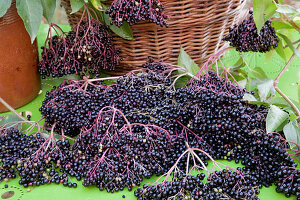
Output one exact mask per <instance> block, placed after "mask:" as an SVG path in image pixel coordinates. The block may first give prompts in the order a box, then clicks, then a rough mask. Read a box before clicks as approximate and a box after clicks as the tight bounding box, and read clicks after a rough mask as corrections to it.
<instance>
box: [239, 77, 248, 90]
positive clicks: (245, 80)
mask: <svg viewBox="0 0 300 200" xmlns="http://www.w3.org/2000/svg"><path fill="white" fill-rule="evenodd" d="M238 84H239V86H240V87H241V88H242V89H244V88H245V87H246V85H247V79H246V78H245V79H243V80H240V81H238Z"/></svg>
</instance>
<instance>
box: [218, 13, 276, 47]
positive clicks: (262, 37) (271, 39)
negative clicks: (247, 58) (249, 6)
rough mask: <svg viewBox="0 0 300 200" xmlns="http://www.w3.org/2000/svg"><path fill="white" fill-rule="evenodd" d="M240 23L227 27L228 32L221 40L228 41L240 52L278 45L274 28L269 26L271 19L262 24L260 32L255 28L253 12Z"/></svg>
mask: <svg viewBox="0 0 300 200" xmlns="http://www.w3.org/2000/svg"><path fill="white" fill-rule="evenodd" d="M249 13H250V16H249V18H248V19H245V20H243V21H242V23H240V24H235V25H234V26H233V27H231V28H229V34H228V35H227V36H226V37H224V39H223V40H225V41H229V42H230V46H233V47H236V50H237V51H242V52H248V51H253V52H267V51H270V50H271V49H272V48H276V47H277V46H278V42H279V40H278V37H277V35H276V32H275V29H274V28H273V27H272V26H271V20H268V21H266V22H265V24H264V25H263V27H262V29H261V30H260V33H258V30H257V28H256V25H255V22H254V19H253V13H252V11H250V12H249Z"/></svg>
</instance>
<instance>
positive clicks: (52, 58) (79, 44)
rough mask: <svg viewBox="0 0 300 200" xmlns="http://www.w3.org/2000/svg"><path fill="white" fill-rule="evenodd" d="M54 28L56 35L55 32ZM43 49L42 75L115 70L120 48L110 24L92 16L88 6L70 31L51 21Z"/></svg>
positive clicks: (56, 75)
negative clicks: (66, 31)
mask: <svg viewBox="0 0 300 200" xmlns="http://www.w3.org/2000/svg"><path fill="white" fill-rule="evenodd" d="M85 15H86V18H87V19H86V18H84V17H85ZM53 30H54V31H55V32H56V35H55V36H52V31H53ZM42 50H43V52H42V60H41V62H40V63H39V65H38V66H39V73H40V74H41V75H42V78H45V77H46V76H50V75H52V76H53V77H61V76H63V75H67V74H74V73H76V74H80V75H85V74H88V73H92V74H99V73H100V70H102V69H104V70H114V68H115V66H117V65H118V64H119V50H118V49H117V48H116V47H115V46H114V44H113V42H112V37H111V36H110V33H109V29H108V27H107V26H105V25H103V24H101V23H100V21H99V20H97V19H93V18H92V17H91V14H90V12H89V10H88V8H85V11H84V13H83V17H82V18H81V20H80V22H79V23H78V24H77V25H76V27H74V28H73V30H72V31H70V32H69V33H67V34H66V33H64V32H63V31H62V30H61V28H60V27H58V26H57V25H55V24H51V25H50V28H49V32H48V37H47V39H46V42H45V46H44V47H42Z"/></svg>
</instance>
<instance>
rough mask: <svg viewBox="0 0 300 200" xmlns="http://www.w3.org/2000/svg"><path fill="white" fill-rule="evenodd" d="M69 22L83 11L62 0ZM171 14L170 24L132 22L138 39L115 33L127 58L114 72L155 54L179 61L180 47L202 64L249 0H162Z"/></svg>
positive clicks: (218, 44)
mask: <svg viewBox="0 0 300 200" xmlns="http://www.w3.org/2000/svg"><path fill="white" fill-rule="evenodd" d="M61 2H62V6H63V7H65V9H66V12H67V15H68V19H69V23H70V24H71V25H74V24H77V22H78V21H79V19H80V17H81V12H77V13H74V14H70V13H71V6H70V2H69V0H62V1H61ZM161 2H162V4H164V5H165V13H166V14H167V15H168V16H169V19H168V24H169V27H168V28H165V27H164V28H162V27H160V26H157V25H155V24H153V23H149V22H141V23H138V24H136V25H133V26H131V28H132V31H133V35H134V38H135V40H134V41H129V40H125V39H122V38H120V37H119V36H117V35H115V34H113V37H114V40H115V44H116V45H117V47H118V48H120V49H121V57H122V59H123V61H122V62H121V64H120V66H119V67H117V68H116V70H115V71H113V72H110V74H115V75H117V74H123V73H126V72H128V71H130V70H132V69H136V68H138V67H140V66H141V65H142V64H143V63H145V61H146V60H147V57H148V56H152V57H153V58H155V59H157V60H162V61H164V62H168V63H172V64H176V63H177V58H178V54H179V51H180V47H183V48H184V50H185V51H186V52H187V53H188V54H189V55H190V56H191V57H192V58H193V59H194V60H195V61H196V63H197V64H199V65H201V63H203V62H204V61H205V60H206V59H207V58H208V57H209V56H210V55H212V54H214V53H215V52H216V51H217V50H218V49H219V48H221V46H222V45H223V44H224V43H223V42H222V40H221V39H222V38H223V37H224V36H225V35H226V34H227V33H228V28H229V27H230V26H232V25H233V23H236V22H237V20H238V14H239V13H240V12H241V9H242V7H243V6H244V4H245V0H161Z"/></svg>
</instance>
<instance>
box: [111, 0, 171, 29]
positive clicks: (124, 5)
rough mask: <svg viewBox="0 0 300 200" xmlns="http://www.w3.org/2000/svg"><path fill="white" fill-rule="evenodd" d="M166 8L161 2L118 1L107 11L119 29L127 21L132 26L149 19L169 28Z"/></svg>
mask: <svg viewBox="0 0 300 200" xmlns="http://www.w3.org/2000/svg"><path fill="white" fill-rule="evenodd" d="M164 8H165V7H164V6H163V5H162V4H161V2H160V1H159V0H141V1H135V0H116V1H113V2H112V4H111V5H110V7H109V8H108V9H107V10H106V13H107V14H109V16H110V18H111V24H115V25H117V26H118V27H120V26H122V25H123V22H124V21H126V22H128V23H129V24H130V25H132V24H136V23H137V22H138V21H141V20H147V19H149V20H150V21H151V22H153V23H156V24H157V25H160V26H166V27H168V24H167V23H166V20H167V18H168V17H167V15H165V14H164V13H163V10H164Z"/></svg>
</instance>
